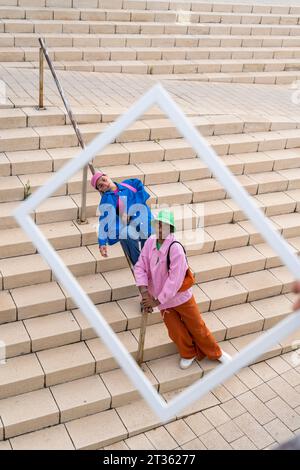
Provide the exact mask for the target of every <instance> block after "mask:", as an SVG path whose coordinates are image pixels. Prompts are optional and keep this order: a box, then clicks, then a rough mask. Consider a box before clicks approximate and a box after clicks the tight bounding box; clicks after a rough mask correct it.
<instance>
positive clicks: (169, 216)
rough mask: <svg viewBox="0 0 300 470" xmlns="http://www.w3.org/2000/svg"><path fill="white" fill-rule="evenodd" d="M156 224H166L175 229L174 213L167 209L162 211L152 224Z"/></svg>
mask: <svg viewBox="0 0 300 470" xmlns="http://www.w3.org/2000/svg"><path fill="white" fill-rule="evenodd" d="M155 222H162V223H164V224H168V225H172V227H174V229H175V221H174V213H173V212H171V211H169V210H167V209H162V210H161V211H160V212H159V213H158V215H157V216H156V217H155V219H154V220H153V221H152V223H155Z"/></svg>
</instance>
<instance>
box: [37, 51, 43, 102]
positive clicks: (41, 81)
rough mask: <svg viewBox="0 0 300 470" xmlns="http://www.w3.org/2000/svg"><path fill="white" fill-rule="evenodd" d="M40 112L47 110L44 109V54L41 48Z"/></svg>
mask: <svg viewBox="0 0 300 470" xmlns="http://www.w3.org/2000/svg"><path fill="white" fill-rule="evenodd" d="M39 63H40V65H39V107H38V109H39V110H43V109H45V107H44V52H43V49H42V48H41V47H40V51H39Z"/></svg>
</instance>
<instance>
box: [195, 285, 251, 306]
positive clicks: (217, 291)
mask: <svg viewBox="0 0 300 470" xmlns="http://www.w3.org/2000/svg"><path fill="white" fill-rule="evenodd" d="M201 290H203V291H204V293H205V294H206V295H207V296H208V298H209V299H210V300H211V304H210V308H211V310H216V309H219V308H225V307H228V306H232V305H236V304H241V303H243V302H245V301H246V298H247V294H248V293H247V291H246V289H245V288H244V287H243V286H242V285H241V284H240V283H239V282H238V280H236V279H235V278H227V279H226V278H225V279H219V280H216V281H210V282H204V283H203V284H201Z"/></svg>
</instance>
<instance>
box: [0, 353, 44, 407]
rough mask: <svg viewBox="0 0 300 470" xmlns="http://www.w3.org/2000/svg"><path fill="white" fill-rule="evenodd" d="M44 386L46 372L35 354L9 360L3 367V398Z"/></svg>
mask: <svg viewBox="0 0 300 470" xmlns="http://www.w3.org/2000/svg"><path fill="white" fill-rule="evenodd" d="M43 386H44V371H43V369H42V367H41V365H40V363H39V361H38V359H37V357H36V355H35V354H26V355H25V356H20V357H13V358H11V359H7V361H6V364H4V365H2V366H1V376H0V396H1V398H6V397H10V396H13V395H18V394H21V393H26V392H30V391H32V390H37V389H39V388H42V387H43Z"/></svg>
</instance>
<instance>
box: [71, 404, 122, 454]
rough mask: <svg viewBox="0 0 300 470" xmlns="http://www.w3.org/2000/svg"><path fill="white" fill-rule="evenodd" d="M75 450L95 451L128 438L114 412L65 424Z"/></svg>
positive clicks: (106, 412) (105, 412) (110, 411)
mask: <svg viewBox="0 0 300 470" xmlns="http://www.w3.org/2000/svg"><path fill="white" fill-rule="evenodd" d="M66 428H67V431H68V433H69V435H70V438H71V439H72V442H73V443H74V445H75V448H76V449H82V450H95V449H99V448H100V447H104V446H108V445H110V444H113V443H114V442H118V441H120V440H122V439H124V438H126V437H127V436H128V433H127V430H126V428H125V426H124V424H123V422H122V421H121V419H120V417H119V416H118V414H117V412H116V411H115V410H108V411H103V412H101V413H97V414H94V415H92V416H87V417H85V418H80V419H75V420H74V421H71V422H69V423H67V424H66Z"/></svg>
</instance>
